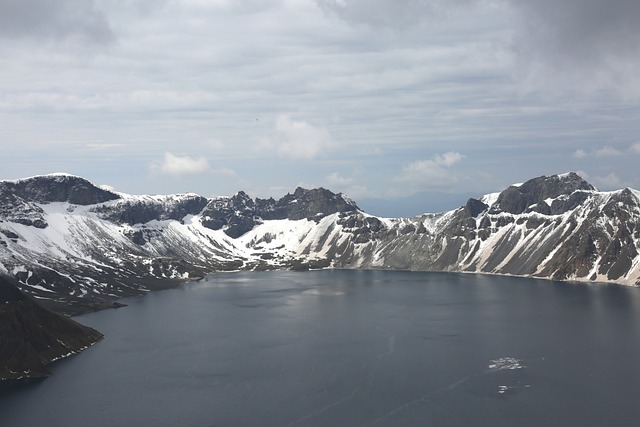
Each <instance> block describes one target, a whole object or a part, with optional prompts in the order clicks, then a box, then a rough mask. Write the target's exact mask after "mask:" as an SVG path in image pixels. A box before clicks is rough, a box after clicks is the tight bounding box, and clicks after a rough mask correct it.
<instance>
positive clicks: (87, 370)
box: [0, 270, 640, 427]
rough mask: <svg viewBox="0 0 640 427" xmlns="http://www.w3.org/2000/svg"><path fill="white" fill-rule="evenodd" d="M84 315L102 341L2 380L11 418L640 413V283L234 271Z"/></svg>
mask: <svg viewBox="0 0 640 427" xmlns="http://www.w3.org/2000/svg"><path fill="white" fill-rule="evenodd" d="M123 302H125V303H126V304H127V307H124V308H120V309H117V310H105V311H101V312H96V313H91V314H86V315H83V316H78V317H76V318H75V320H77V321H79V322H80V323H82V324H85V325H88V326H91V327H93V328H95V329H97V330H99V331H100V332H102V333H103V334H105V336H106V338H105V340H104V341H102V342H100V343H98V344H96V345H94V346H93V347H91V348H89V349H87V350H85V351H84V352H82V353H81V354H79V355H76V356H74V357H70V358H67V359H64V360H61V361H58V362H56V363H54V364H53V365H52V366H51V368H52V371H53V373H54V375H53V376H51V377H50V378H47V379H45V380H37V381H30V382H27V383H20V384H12V385H6V384H5V385H4V386H3V387H2V389H1V390H0V425H3V426H30V427H33V426H87V425H92V426H113V425H153V426H177V425H185V426H186V425H190V426H360V425H365V426H369V425H376V426H377V425H380V426H471V425H473V426H492V427H495V426H541V425H544V426H568V425H580V426H603V425H615V426H635V425H637V422H638V420H639V419H640V405H638V403H637V395H636V393H638V389H639V386H640V369H638V363H639V362H640V289H639V288H633V287H624V286H617V285H601V284H580V283H567V282H553V281H543V280H534V279H522V278H513V277H498V276H483V275H475V274H457V273H430V272H402V271H359V270H321V271H308V272H291V271H273V272H239V273H221V274H213V275H210V276H207V277H206V278H204V279H201V280H198V281H194V282H189V283H186V284H184V285H182V286H181V287H179V288H176V289H171V290H167V291H161V292H154V293H150V294H148V295H145V296H143V297H136V298H129V299H126V300H123Z"/></svg>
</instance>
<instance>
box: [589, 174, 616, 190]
mask: <svg viewBox="0 0 640 427" xmlns="http://www.w3.org/2000/svg"><path fill="white" fill-rule="evenodd" d="M592 182H593V183H594V184H595V186H596V187H597V188H599V189H600V190H604V191H608V190H617V189H619V188H621V187H622V186H623V184H622V181H621V180H620V178H619V177H618V175H616V174H615V173H613V172H611V173H609V174H608V175H605V176H594V177H593V178H592Z"/></svg>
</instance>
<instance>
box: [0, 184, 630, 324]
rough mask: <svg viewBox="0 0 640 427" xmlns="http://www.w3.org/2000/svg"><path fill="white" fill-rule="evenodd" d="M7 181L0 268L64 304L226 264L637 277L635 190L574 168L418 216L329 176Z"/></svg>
mask: <svg viewBox="0 0 640 427" xmlns="http://www.w3.org/2000/svg"><path fill="white" fill-rule="evenodd" d="M65 186H66V187H65ZM0 190H1V191H0V272H1V274H3V275H4V276H5V277H10V278H13V279H15V280H17V282H18V283H19V287H20V288H21V289H22V290H23V291H24V292H26V293H27V294H30V295H33V296H36V297H38V300H39V301H40V302H42V303H43V304H45V305H46V306H47V307H49V308H53V309H55V310H58V311H62V312H65V313H68V314H74V313H81V312H85V311H87V310H93V309H98V308H102V307H104V306H105V305H109V304H110V303H111V302H112V301H113V300H115V299H118V298H121V297H125V296H130V295H136V294H140V293H144V292H147V291H150V290H153V289H158V288H163V287H167V286H173V285H174V284H176V283H178V282H179V281H182V280H186V279H189V278H194V277H199V276H202V275H204V274H207V273H211V272H215V271H225V270H264V269H278V268H293V269H305V268H320V267H337V268H388V269H411V270H439V271H470V272H480V273H492V274H511V275H520V276H533V277H542V278H552V279H558V280H580V281H612V282H617V283H624V284H630V285H636V284H638V283H639V281H640V250H639V248H640V246H639V242H640V230H638V224H639V223H640V202H639V200H640V197H639V193H638V192H636V191H635V190H631V189H624V190H619V191H614V192H598V191H597V190H596V189H595V188H594V187H592V186H591V185H590V184H589V183H588V182H586V181H585V180H583V179H582V178H580V177H579V176H578V175H576V174H574V173H569V174H563V175H553V176H549V177H538V178H534V179H532V180H529V181H527V182H525V183H523V184H519V185H513V186H511V187H509V188H507V189H505V190H504V191H502V192H500V193H495V194H490V195H486V196H484V197H481V198H478V199H470V200H469V201H468V202H467V203H466V204H465V205H464V206H462V207H460V208H458V209H455V210H452V211H449V212H444V213H439V214H425V215H422V216H418V217H415V218H377V217H374V216H371V215H368V214H366V213H365V212H362V211H361V210H360V209H358V207H357V205H356V204H355V203H354V202H353V201H351V200H349V199H348V198H346V197H344V196H343V195H341V194H335V193H332V192H331V191H329V190H326V189H322V188H320V189H313V190H305V189H302V188H298V189H296V190H295V191H294V192H293V193H292V194H287V195H286V196H284V197H283V198H281V199H279V200H274V199H252V198H250V197H249V196H248V195H247V194H246V193H243V192H239V193H238V194H236V195H234V196H232V197H219V198H214V199H207V198H204V197H201V196H198V195H195V194H182V195H168V196H130V195H126V194H119V193H118V194H116V193H112V192H108V191H105V190H102V189H100V188H97V187H95V186H93V185H92V184H90V183H89V182H88V181H86V180H83V179H82V178H78V177H69V176H66V175H62V176H61V175H53V176H50V177H46V176H45V177H36V178H31V179H26V180H20V181H5V182H0ZM74 202H77V203H74ZM82 203H88V204H82Z"/></svg>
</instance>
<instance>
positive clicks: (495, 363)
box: [489, 357, 526, 371]
mask: <svg viewBox="0 0 640 427" xmlns="http://www.w3.org/2000/svg"><path fill="white" fill-rule="evenodd" d="M489 362H490V364H489V369H495V370H497V371H502V370H503V369H522V368H526V366H525V365H523V364H522V360H519V359H516V358H514V357H501V358H499V359H493V360H490V361H489Z"/></svg>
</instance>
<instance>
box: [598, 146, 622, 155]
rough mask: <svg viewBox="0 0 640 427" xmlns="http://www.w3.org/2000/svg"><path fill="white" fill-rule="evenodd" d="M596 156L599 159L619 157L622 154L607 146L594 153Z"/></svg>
mask: <svg viewBox="0 0 640 427" xmlns="http://www.w3.org/2000/svg"><path fill="white" fill-rule="evenodd" d="M594 154H595V155H596V156H598V157H611V156H619V155H621V154H622V152H621V151H620V150H618V149H616V148H613V147H610V146H608V145H606V146H604V147H602V148H599V149H597V150H596V151H594Z"/></svg>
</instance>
